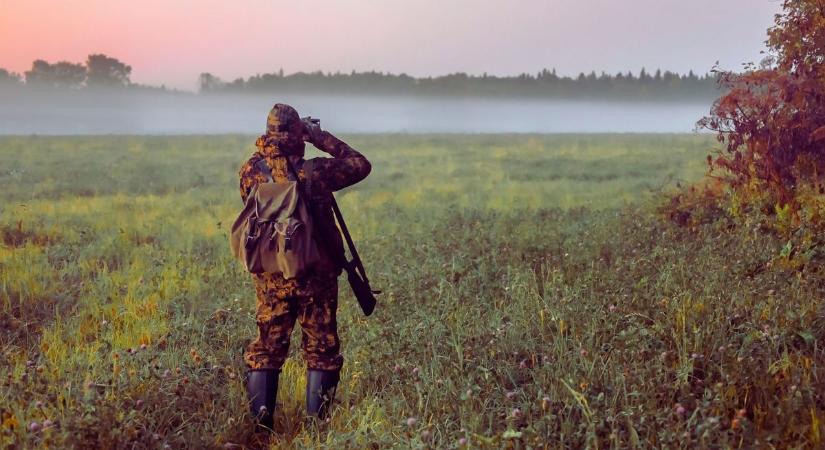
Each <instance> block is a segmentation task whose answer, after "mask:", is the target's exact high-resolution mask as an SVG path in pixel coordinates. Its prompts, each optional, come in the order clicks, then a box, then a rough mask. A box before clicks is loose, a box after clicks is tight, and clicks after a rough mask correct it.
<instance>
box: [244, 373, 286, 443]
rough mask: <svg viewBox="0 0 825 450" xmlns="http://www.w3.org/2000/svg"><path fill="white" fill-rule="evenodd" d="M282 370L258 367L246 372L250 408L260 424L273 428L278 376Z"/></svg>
mask: <svg viewBox="0 0 825 450" xmlns="http://www.w3.org/2000/svg"><path fill="white" fill-rule="evenodd" d="M280 374H281V371H280V370H274V369H257V370H248V371H247V372H246V393H247V394H248V395H249V410H250V412H251V413H252V417H254V418H255V419H256V420H257V422H258V425H260V426H261V427H264V428H268V429H270V430H271V429H272V415H273V414H274V413H275V399H276V398H277V396H278V376H279V375H280Z"/></svg>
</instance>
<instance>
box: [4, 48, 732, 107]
mask: <svg viewBox="0 0 825 450" xmlns="http://www.w3.org/2000/svg"><path fill="white" fill-rule="evenodd" d="M131 71H132V68H131V66H129V65H127V64H125V63H123V62H121V61H120V60H118V59H117V58H112V57H109V56H106V55H103V54H96V55H89V57H88V59H87V60H86V62H85V64H80V63H71V62H66V61H61V62H57V63H49V62H47V61H44V60H40V59H39V60H36V61H34V62H33V63H32V68H31V70H28V71H26V72H24V73H23V74H22V75H20V74H16V73H12V72H9V71H8V70H5V69H2V68H0V87H5V88H9V87H11V88H18V89H26V90H47V89H52V90H54V89H59V90H76V91H82V90H86V89H94V88H110V89H111V88H117V89H131V90H153V91H163V92H167V91H168V92H172V91H170V90H168V89H166V87H164V86H161V87H155V86H146V85H138V84H135V83H132V82H131V80H130V76H131ZM719 89H720V88H719V84H718V83H717V76H716V74H714V73H710V74H705V75H696V74H694V73H693V72H690V73H688V74H678V73H674V72H670V71H662V70H656V71H655V72H652V73H651V72H648V71H647V70H645V69H644V68H643V69H641V70H640V71H639V73H638V74H634V73H632V72H627V73H621V72H620V73H617V74H613V75H611V74H607V73H604V72H602V73H601V74H598V75H597V74H596V72H590V73H589V74H584V73H581V74H579V75H578V76H577V77H567V76H559V75H557V74H556V71H555V69H553V70H548V69H544V70H542V71H540V72H538V73H536V74H527V73H524V74H521V75H516V76H505V77H500V76H491V75H487V74H486V73H485V74H482V75H470V74H466V73H454V74H449V75H443V76H438V77H423V78H416V77H412V76H409V75H406V74H400V75H395V74H390V73H383V72H375V71H370V72H355V71H353V72H351V73H341V72H336V73H323V72H320V71H317V72H310V73H306V72H298V73H294V74H289V75H285V74H284V72H283V70H279V71H278V72H274V73H267V74H259V75H255V76H251V77H249V78H246V79H244V78H238V79H236V80H234V81H224V80H221V79H220V78H218V77H217V76H215V75H213V74H210V73H202V74H201V75H200V77H199V79H198V92H199V93H200V94H203V95H216V94H230V93H231V94H259V93H312V94H327V95H336V94H338V95H405V96H439V97H443V96H455V97H522V98H547V99H570V100H574V99H592V100H604V99H607V100H612V99H615V100H688V99H691V100H701V101H704V100H707V99H713V98H716V97H718V96H719V95H721V92H720V90H719Z"/></svg>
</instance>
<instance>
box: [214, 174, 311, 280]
mask: <svg viewBox="0 0 825 450" xmlns="http://www.w3.org/2000/svg"><path fill="white" fill-rule="evenodd" d="M288 165H289V167H290V169H292V167H291V166H292V164H288ZM255 167H256V168H257V169H258V170H260V171H261V172H263V173H264V174H266V176H267V182H266V183H258V184H257V185H255V186H253V188H252V190H251V191H250V192H249V196H247V198H246V204H245V205H244V208H243V210H242V211H241V213H240V214H239V215H238V218H237V219H236V220H235V223H234V224H233V225H232V234H231V237H230V246H231V247H232V253H233V255H235V257H236V258H237V259H238V260H240V261H241V263H243V265H244V268H245V269H246V270H247V271H249V272H251V273H262V272H268V273H279V274H281V275H283V277H284V278H287V279H289V278H298V277H301V276H302V275H303V274H305V273H306V272H307V271H308V270H309V269H310V268H312V266H313V265H314V264H315V263H317V262H318V261H319V260H320V254H319V252H318V245H317V242H316V240H315V239H314V235H313V228H314V224H313V220H312V215H311V212H310V209H309V204H308V200H309V198H310V192H309V189H310V188H311V185H310V183H309V180H308V181H307V183H306V186H302V184H303V183H301V182H300V181H298V177H297V174H296V173H295V171H294V169H292V171H291V172H290V171H287V176H288V179H289V181H286V182H282V183H279V182H275V181H274V180H273V179H272V173H271V169H270V167H269V165H267V163H266V160H260V161H258V163H257V164H255ZM304 170H305V172H306V173H312V161H307V162H305V163H304ZM303 187H306V192H304V189H302V188H303Z"/></svg>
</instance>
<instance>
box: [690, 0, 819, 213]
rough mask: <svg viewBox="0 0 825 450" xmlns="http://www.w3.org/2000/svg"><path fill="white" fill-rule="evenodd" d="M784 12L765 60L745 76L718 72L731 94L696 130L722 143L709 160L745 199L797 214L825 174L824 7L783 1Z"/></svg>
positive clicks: (814, 1) (809, 0) (807, 0)
mask: <svg viewBox="0 0 825 450" xmlns="http://www.w3.org/2000/svg"><path fill="white" fill-rule="evenodd" d="M782 8H783V12H782V14H778V15H777V16H776V18H775V26H773V27H772V28H770V29H769V30H768V40H767V41H766V43H767V45H768V48H769V53H768V57H767V58H766V59H765V60H763V63H762V64H761V65H760V66H756V65H755V64H749V65H747V66H746V72H744V73H741V74H736V73H733V72H724V71H720V80H721V83H722V84H723V85H724V86H725V87H727V88H728V89H729V91H728V93H727V94H725V95H723V96H722V97H721V98H719V99H718V100H717V101H716V102H715V103H714V105H713V109H712V110H711V115H710V116H708V117H705V118H703V119H701V120H700V121H699V122H698V124H697V125H698V127H700V128H706V129H709V130H712V131H714V132H716V134H717V138H718V140H719V141H720V142H722V143H723V144H724V146H725V149H724V152H723V153H722V154H721V155H719V156H718V157H717V158H716V159H715V160H714V159H712V158H711V157H710V156H709V157H708V161H709V163H710V164H711V167H712V168H714V167H715V168H722V169H725V174H723V175H722V178H723V179H724V180H725V182H726V183H727V184H728V185H729V186H730V187H731V188H732V189H734V190H735V191H737V192H739V193H740V194H741V195H739V197H740V198H742V199H751V200H753V201H755V202H761V203H762V205H763V206H764V205H771V206H772V205H777V207H780V206H785V205H789V206H790V207H791V208H792V209H793V210H797V209H798V208H799V201H798V200H799V199H798V197H797V194H798V193H799V192H800V190H802V189H804V188H806V187H808V186H811V185H817V184H821V182H822V180H823V177H825V64H824V63H825V5H823V2H822V1H821V0H784V2H783V4H782Z"/></svg>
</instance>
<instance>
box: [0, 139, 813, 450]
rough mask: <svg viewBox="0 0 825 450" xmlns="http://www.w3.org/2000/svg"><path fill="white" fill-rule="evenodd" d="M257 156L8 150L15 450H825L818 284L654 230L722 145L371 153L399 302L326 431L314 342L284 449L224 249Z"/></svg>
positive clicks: (115, 146)
mask: <svg viewBox="0 0 825 450" xmlns="http://www.w3.org/2000/svg"><path fill="white" fill-rule="evenodd" d="M251 140H252V139H251V138H250V137H246V136H224V137H205V136H203V137H202V136H192V137H93V138H92V137H85V138H43V137H14V138H3V139H0V167H2V173H0V187H1V188H2V194H0V197H2V199H3V202H2V203H0V208H1V209H0V239H2V244H3V245H2V246H0V322H2V325H3V327H2V332H0V349H1V350H0V361H1V362H2V364H0V379H2V380H3V386H2V388H0V410H2V411H0V414H2V417H0V419H2V423H1V424H0V429H1V430H2V432H1V433H0V443H2V444H3V445H4V446H15V447H17V448H42V447H56V448H164V446H166V447H168V448H208V447H223V448H241V447H265V446H267V445H270V446H271V447H272V448H316V447H328V448H378V447H402V448H409V447H420V448H426V447H434V448H458V447H461V446H467V447H469V448H502V447H505V448H530V447H532V448H543V447H549V448H558V447H567V448H580V447H590V448H610V447H614V448H619V447H621V448H628V447H638V448H651V447H655V448H697V447H700V448H701V447H708V448H753V447H768V448H770V447H775V448H789V447H796V448H805V447H809V448H813V447H817V446H820V445H822V440H821V434H822V433H823V432H825V429H823V426H822V424H821V420H822V418H823V413H825V406H824V405H823V398H822V394H821V392H824V391H825V386H823V381H822V380H823V375H825V373H823V369H822V368H821V363H822V361H823V359H822V349H821V342H822V339H823V337H825V320H823V314H822V311H821V310H820V309H819V308H820V307H819V304H820V301H819V299H821V298H822V283H821V276H819V275H817V274H814V273H805V272H795V273H797V274H798V275H794V276H789V274H788V273H785V272H783V271H782V270H780V269H776V268H775V267H773V266H772V264H771V262H772V261H774V260H775V259H776V258H777V255H779V254H780V252H781V249H782V246H783V245H784V244H783V243H782V242H780V241H779V239H778V238H775V237H773V236H770V235H764V234H762V233H761V232H760V231H759V230H757V229H743V227H733V226H732V225H730V224H727V223H724V222H718V223H713V224H708V225H700V226H696V227H693V228H678V227H675V226H672V225H670V224H668V223H666V222H664V221H662V220H660V219H659V218H657V217H656V216H655V215H654V214H653V213H652V212H651V211H652V208H651V207H650V206H649V205H650V203H651V202H655V201H657V198H658V195H659V194H658V193H659V192H660V189H661V187H662V186H664V185H667V184H671V183H675V182H677V181H680V180H682V181H686V182H689V181H692V180H696V179H698V178H699V177H700V176H701V175H702V173H703V156H704V155H705V152H706V151H707V149H708V148H709V146H710V145H711V142H710V141H709V140H708V139H707V138H706V137H703V136H670V135H649V136H647V135H597V136H588V135H562V136H522V135H518V136H501V135H496V136H405V135H384V136H354V137H351V138H350V139H349V141H350V142H351V143H352V144H353V146H355V147H357V148H359V149H361V150H362V151H363V152H364V153H365V154H366V155H367V156H368V157H369V158H370V160H371V161H372V162H373V174H372V175H371V176H370V177H369V178H368V180H367V181H365V182H363V183H361V184H359V185H357V186H355V187H353V188H351V189H349V190H347V191H345V192H342V193H340V194H339V195H338V197H339V202H340V203H341V207H342V209H343V210H344V213H345V215H346V216H347V220H348V223H349V224H350V228H351V229H352V231H353V233H354V235H355V236H354V237H355V239H356V241H357V242H358V244H359V249H360V250H361V253H362V257H363V259H364V260H365V261H366V264H367V269H368V271H369V273H370V277H371V280H373V283H374V285H375V286H377V287H379V288H381V289H382V290H383V291H384V294H383V295H382V296H381V298H380V305H379V308H378V309H377V311H376V313H375V315H374V316H372V317H370V318H369V319H365V318H364V317H362V316H361V315H360V312H359V310H358V308H357V305H356V303H355V301H354V300H353V298H352V296H351V294H350V293H349V291H348V288H347V287H346V286H345V284H344V283H342V285H341V292H342V296H341V301H340V304H341V306H340V319H339V323H340V332H341V335H342V340H343V345H344V357H345V359H346V362H345V367H344V371H343V373H342V381H341V388H340V389H339V393H338V396H337V398H336V404H335V407H334V412H333V415H332V417H331V420H330V421H329V422H328V423H320V424H312V423H308V422H306V421H305V420H304V418H303V412H302V411H303V389H304V384H303V383H304V381H303V376H304V365H303V361H302V358H301V355H300V351H299V348H300V345H298V342H297V336H295V338H296V341H294V342H293V349H292V353H291V355H292V357H291V358H290V359H289V360H288V362H287V364H286V366H285V367H284V372H283V375H282V378H281V387H280V392H279V398H278V401H279V404H280V408H279V411H278V414H277V417H276V429H277V431H278V433H277V434H275V435H273V436H272V438H271V440H270V442H266V439H265V437H264V436H261V435H255V434H253V433H252V422H251V419H250V418H249V416H248V415H247V412H246V399H245V393H244V387H243V383H242V374H243V370H244V368H243V363H242V359H241V352H242V349H243V346H244V344H245V342H246V341H247V340H248V339H250V338H251V337H253V333H254V317H253V311H254V297H253V290H252V286H251V282H250V278H249V276H248V274H246V273H244V272H243V271H242V270H241V269H240V268H239V267H238V264H237V263H236V262H235V261H233V260H232V259H231V257H230V255H229V252H228V240H227V228H228V225H229V224H230V223H231V221H232V219H233V215H234V214H235V213H236V212H237V210H238V208H239V207H240V204H239V203H240V200H239V196H238V192H237V177H236V174H237V169H238V167H239V166H240V164H241V162H242V161H243V160H244V159H245V157H246V156H247V155H248V154H249V152H251V150H252V149H251V147H250V143H251ZM296 334H297V333H296ZM410 419H414V420H410Z"/></svg>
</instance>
